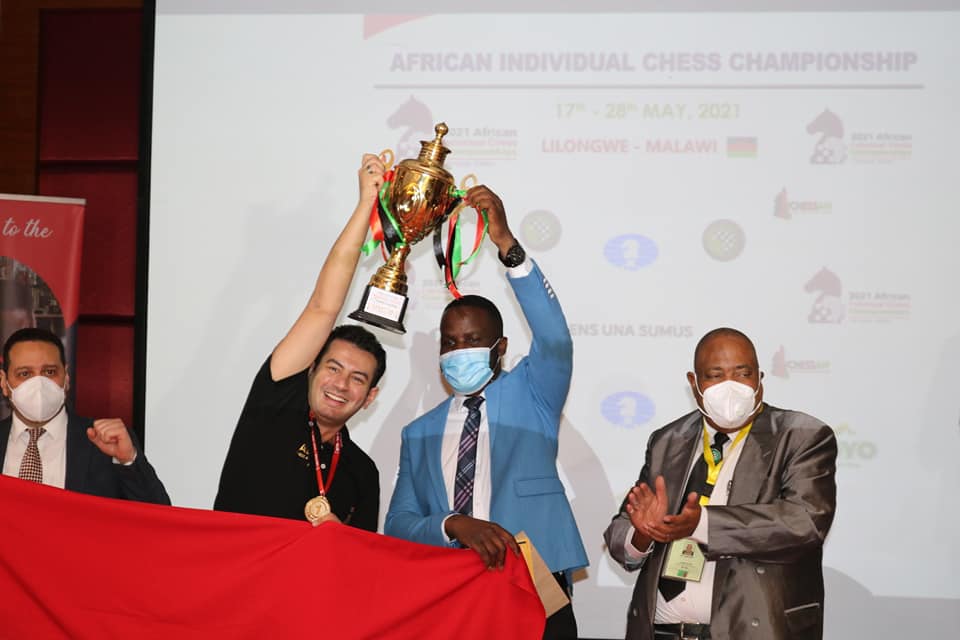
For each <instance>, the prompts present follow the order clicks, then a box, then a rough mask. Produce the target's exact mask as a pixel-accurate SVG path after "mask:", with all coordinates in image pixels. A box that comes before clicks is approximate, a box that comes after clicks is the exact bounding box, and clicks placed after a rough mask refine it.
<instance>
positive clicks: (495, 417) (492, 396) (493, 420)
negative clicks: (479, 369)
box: [483, 372, 507, 478]
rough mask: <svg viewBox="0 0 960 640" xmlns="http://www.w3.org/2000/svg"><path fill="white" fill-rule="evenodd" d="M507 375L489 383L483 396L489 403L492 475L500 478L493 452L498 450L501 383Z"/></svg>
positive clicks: (488, 423) (487, 403)
mask: <svg viewBox="0 0 960 640" xmlns="http://www.w3.org/2000/svg"><path fill="white" fill-rule="evenodd" d="M506 375H507V372H504V373H502V374H501V377H500V379H498V380H496V381H494V383H493V384H491V385H489V386H488V387H487V388H486V389H484V390H483V397H484V398H486V402H485V404H486V405H487V407H486V410H487V427H488V428H489V430H490V477H491V478H499V477H500V473H499V469H498V468H497V467H496V460H495V459H494V457H493V452H494V451H496V449H494V447H493V445H494V442H495V441H496V439H497V433H498V431H499V429H497V425H499V424H500V386H501V385H500V384H499V383H501V382H502V380H503V378H504V377H505V376H506Z"/></svg>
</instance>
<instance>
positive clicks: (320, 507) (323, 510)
mask: <svg viewBox="0 0 960 640" xmlns="http://www.w3.org/2000/svg"><path fill="white" fill-rule="evenodd" d="M303 513H304V515H306V516H307V520H309V521H310V522H311V523H313V524H317V523H318V522H320V520H321V519H323V518H324V517H326V516H328V515H330V501H329V500H327V498H326V496H317V497H316V498H312V499H311V500H310V501H309V502H308V503H307V506H305V507H304V508H303Z"/></svg>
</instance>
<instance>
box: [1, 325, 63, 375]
mask: <svg viewBox="0 0 960 640" xmlns="http://www.w3.org/2000/svg"><path fill="white" fill-rule="evenodd" d="M21 342H48V343H50V344H52V345H55V346H56V347H57V351H59V352H60V364H62V365H63V366H67V356H66V352H65V351H64V350H63V341H62V340H61V339H60V338H58V337H57V334H55V333H53V332H52V331H47V330H46V329H38V328H36V327H27V328H26V329H20V330H18V331H14V332H13V335H11V336H10V337H9V338H7V342H6V344H4V345H3V370H4V371H9V369H10V350H11V349H13V347H14V345H16V344H19V343H21Z"/></svg>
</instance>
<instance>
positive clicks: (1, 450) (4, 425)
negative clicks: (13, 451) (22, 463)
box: [0, 417, 13, 471]
mask: <svg viewBox="0 0 960 640" xmlns="http://www.w3.org/2000/svg"><path fill="white" fill-rule="evenodd" d="M12 428H13V417H10V418H7V419H6V420H2V421H0V471H2V465H3V461H4V460H5V459H6V457H7V440H9V439H10V429H12Z"/></svg>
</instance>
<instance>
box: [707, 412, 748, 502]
mask: <svg viewBox="0 0 960 640" xmlns="http://www.w3.org/2000/svg"><path fill="white" fill-rule="evenodd" d="M752 426H753V423H752V422H751V423H750V424H748V425H747V426H745V427H743V428H742V429H740V431H739V433H737V437H736V438H734V439H733V444H731V445H730V448H729V449H728V450H727V457H729V455H730V453H732V452H733V450H734V449H735V448H736V447H737V445H738V444H740V441H741V440H743V439H744V438H746V437H747V434H748V433H749V432H750V428H751V427H752ZM703 461H704V462H706V463H707V484H709V485H710V486H715V485H716V484H717V478H719V477H720V469H721V467H723V463H724V462H726V457H725V458H722V459H721V460H720V462H717V461H716V460H714V459H713V451H712V450H711V449H710V435H709V434H708V433H707V428H706V427H704V428H703ZM709 502H710V496H700V506H704V505H706V504H707V503H709Z"/></svg>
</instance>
